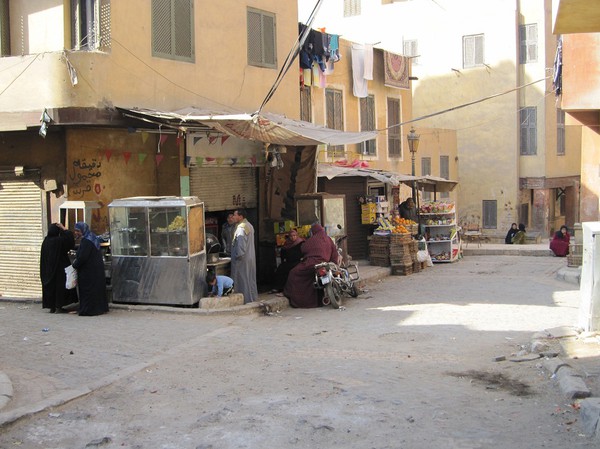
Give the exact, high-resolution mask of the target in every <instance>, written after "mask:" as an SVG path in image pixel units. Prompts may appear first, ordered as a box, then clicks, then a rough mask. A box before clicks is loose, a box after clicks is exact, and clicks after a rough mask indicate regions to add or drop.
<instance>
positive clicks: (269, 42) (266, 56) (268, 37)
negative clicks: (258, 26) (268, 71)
mask: <svg viewBox="0 0 600 449" xmlns="http://www.w3.org/2000/svg"><path fill="white" fill-rule="evenodd" d="M262 19H263V22H262V30H263V46H264V51H263V61H264V62H265V64H268V65H275V63H276V61H275V18H274V17H273V16H268V15H263V16H262Z"/></svg>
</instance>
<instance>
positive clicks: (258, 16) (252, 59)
mask: <svg viewBox="0 0 600 449" xmlns="http://www.w3.org/2000/svg"><path fill="white" fill-rule="evenodd" d="M247 33H248V64H250V65H253V66H257V67H268V68H272V69H274V68H276V67H277V52H276V49H277V44H276V39H275V34H276V33H275V14H272V13H270V12H266V11H260V10H258V9H252V8H248V29H247Z"/></svg>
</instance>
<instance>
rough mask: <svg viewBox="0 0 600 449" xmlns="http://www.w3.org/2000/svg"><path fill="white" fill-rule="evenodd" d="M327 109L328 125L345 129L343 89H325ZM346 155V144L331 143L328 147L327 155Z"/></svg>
mask: <svg viewBox="0 0 600 449" xmlns="http://www.w3.org/2000/svg"><path fill="white" fill-rule="evenodd" d="M325 109H326V114H327V117H326V121H327V127H328V128H331V129H337V130H338V131H343V130H344V97H343V94H342V91H341V90H337V89H325ZM343 155H344V145H330V146H329V147H327V156H329V157H341V156H343Z"/></svg>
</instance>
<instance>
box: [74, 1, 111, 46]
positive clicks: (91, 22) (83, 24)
mask: <svg viewBox="0 0 600 449" xmlns="http://www.w3.org/2000/svg"><path fill="white" fill-rule="evenodd" d="M71 30H72V32H71V48H73V49H74V50H107V49H109V48H110V0H71Z"/></svg>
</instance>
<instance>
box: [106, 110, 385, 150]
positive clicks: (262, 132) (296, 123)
mask: <svg viewBox="0 0 600 449" xmlns="http://www.w3.org/2000/svg"><path fill="white" fill-rule="evenodd" d="M117 109H118V110H119V111H121V112H122V113H123V115H125V116H126V117H131V118H136V119H138V120H142V121H146V122H150V123H154V124H162V125H166V126H169V127H172V128H174V129H179V130H182V131H185V132H202V131H211V130H217V131H219V132H221V133H223V134H225V135H230V136H234V137H238V138H241V139H248V140H255V141H260V142H265V143H272V144H277V145H290V146H308V145H321V144H327V145H348V144H354V143H360V142H365V141H367V140H371V139H375V138H376V137H377V132H376V131H368V132H346V131H338V130H335V129H330V128H325V127H323V126H319V125H315V124H313V123H310V122H303V121H300V120H292V119H289V118H287V117H284V116H282V115H277V114H271V113H261V114H260V115H258V114H246V113H225V112H214V111H206V110H201V109H195V108H186V109H181V110H178V111H174V112H165V111H156V110H151V109H138V108H133V109H125V108H117Z"/></svg>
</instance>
